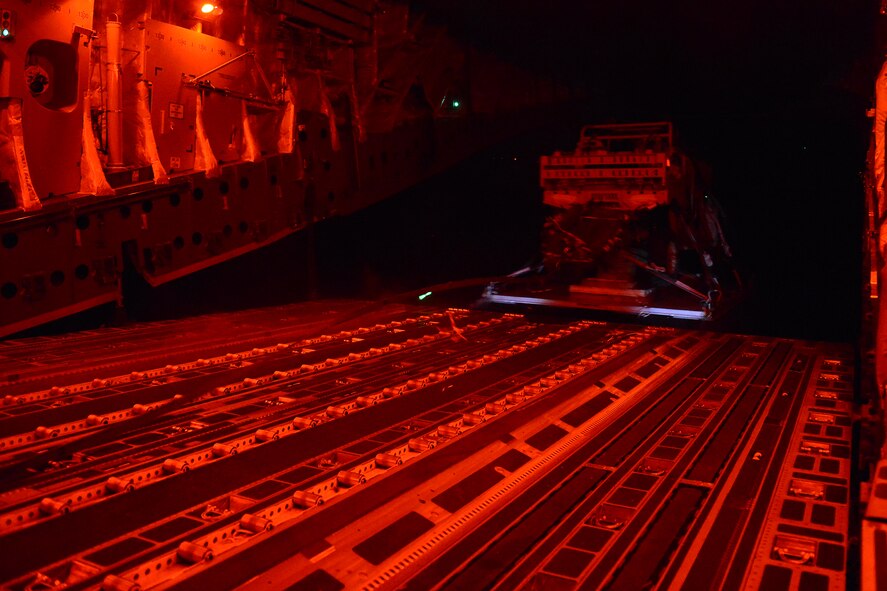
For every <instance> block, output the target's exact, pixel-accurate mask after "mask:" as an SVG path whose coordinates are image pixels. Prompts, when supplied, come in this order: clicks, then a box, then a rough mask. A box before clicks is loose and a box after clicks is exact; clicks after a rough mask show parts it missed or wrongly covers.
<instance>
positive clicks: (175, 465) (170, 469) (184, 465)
mask: <svg viewBox="0 0 887 591" xmlns="http://www.w3.org/2000/svg"><path fill="white" fill-rule="evenodd" d="M190 469H191V467H190V466H188V462H185V461H183V460H174V459H172V458H169V459H168V460H164V462H163V471H164V472H166V473H167V474H176V473H178V472H187V471H188V470H190Z"/></svg>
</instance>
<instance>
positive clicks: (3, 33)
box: [0, 29, 9, 37]
mask: <svg viewBox="0 0 887 591" xmlns="http://www.w3.org/2000/svg"><path fill="white" fill-rule="evenodd" d="M0 35H3V36H4V37H9V29H3V30H2V31H0Z"/></svg>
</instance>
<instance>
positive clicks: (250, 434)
mask: <svg viewBox="0 0 887 591" xmlns="http://www.w3.org/2000/svg"><path fill="white" fill-rule="evenodd" d="M311 306H314V304H311V305H306V307H300V306H293V307H290V308H286V309H269V310H264V311H251V312H248V313H243V317H242V318H241V317H239V316H238V315H237V314H233V315H224V316H219V317H216V318H217V319H218V321H219V322H220V324H219V326H220V327H224V328H221V330H222V333H220V334H214V333H213V331H212V330H211V329H210V328H209V326H210V325H209V324H203V325H200V326H199V327H198V324H195V323H194V322H195V321H189V322H191V324H188V323H185V324H184V325H183V326H184V327H190V328H189V329H188V330H187V331H183V332H186V333H187V335H185V336H184V337H183V339H182V342H180V343H178V348H177V352H176V354H175V355H176V359H175V362H169V363H165V364H163V365H159V366H149V365H147V364H146V363H145V362H144V361H143V360H142V359H139V358H137V357H136V356H135V355H134V354H127V355H123V356H121V357H119V358H118V359H117V362H115V363H114V364H109V365H108V366H107V367H104V368H102V367H101V365H102V364H101V363H99V361H101V359H102V358H103V357H104V356H105V353H106V352H107V351H113V350H117V349H119V348H121V347H122V348H128V350H129V351H131V352H134V351H136V350H137V349H138V347H139V346H142V347H144V350H143V354H144V355H143V357H144V358H145V359H155V358H158V356H159V355H161V352H162V351H161V350H162V348H163V342H164V339H165V338H168V334H169V333H168V332H166V331H170V330H171V331H173V332H174V331H175V328H174V327H175V324H171V323H162V324H158V325H142V326H138V327H134V328H133V329H132V330H115V329H102V330H98V331H92V332H91V334H86V335H77V336H74V337H71V338H72V342H74V341H76V342H77V343H78V346H80V347H82V348H83V357H84V360H83V361H84V366H86V367H91V368H93V369H94V371H95V372H96V373H94V374H91V375H87V374H84V373H82V372H80V373H78V374H77V375H76V376H75V377H74V379H72V380H70V381H64V380H63V379H61V376H64V375H65V371H67V369H68V368H70V367H71V364H72V363H71V361H72V360H71V358H70V357H69V356H68V357H66V356H60V359H61V361H60V367H61V369H63V370H64V371H60V372H59V373H57V374H55V376H54V378H53V380H54V384H53V385H54V386H56V387H57V388H59V390H61V389H64V388H65V387H68V386H70V385H71V384H89V385H90V389H89V391H88V392H87V393H88V394H91V395H92V396H83V399H82V400H81V399H71V395H70V394H61V393H59V391H56V392H54V393H53V396H60V397H62V399H65V400H68V402H67V403H66V404H64V405H56V406H53V405H52V404H51V403H49V404H46V405H45V406H40V405H39V404H40V401H39V400H34V401H25V402H23V403H20V404H16V405H15V407H17V408H21V409H23V410H22V411H21V412H20V414H15V413H12V414H8V415H6V416H0V426H2V428H3V431H0V439H3V438H5V437H7V436H9V437H11V436H12V435H16V436H17V434H18V433H26V432H27V433H31V436H32V438H33V439H32V441H30V442H23V444H22V445H10V446H9V447H8V448H7V449H6V450H4V452H5V455H3V456H2V457H0V471H2V473H3V475H4V477H3V479H2V490H0V544H2V545H3V547H5V548H14V549H15V551H13V552H4V553H2V554H0V581H2V584H3V585H4V586H5V587H8V588H10V589H15V590H24V589H35V588H44V589H45V588H49V589H52V588H54V587H59V586H61V585H64V586H65V587H64V588H66V589H100V588H101V589H105V590H111V589H115V590H116V589H152V588H156V589H171V588H175V589H195V590H196V589H234V588H238V589H243V590H251V589H260V588H261V589H268V588H287V589H295V590H308V589H324V590H325V589H343V588H347V589H387V588H391V589H393V588H405V589H416V590H419V589H422V590H424V589H460V590H461V589H488V588H493V589H503V590H505V589H514V588H522V587H524V586H529V587H530V588H556V589H598V588H600V589H637V588H645V587H650V588H657V589H679V588H685V589H698V588H724V589H767V590H769V589H807V588H812V589H843V588H844V587H845V586H846V585H847V582H848V580H852V578H851V579H848V571H847V561H848V557H849V556H850V555H851V554H852V552H853V551H854V548H853V540H854V536H856V535H857V534H854V533H853V532H852V531H851V530H850V529H849V528H850V527H851V526H850V524H851V523H852V522H853V520H852V519H851V517H850V516H851V496H852V495H851V481H852V474H851V469H852V461H851V458H852V457H853V446H852V443H851V440H852V429H853V424H854V420H855V419H854V412H853V400H854V392H853V372H852V368H853V362H852V357H851V352H850V351H849V350H846V349H844V348H842V347H841V346H839V345H833V344H827V345H826V344H818V343H809V342H798V341H790V340H785V339H774V338H766V337H753V336H746V335H729V334H715V333H709V332H695V331H686V330H675V329H665V328H645V327H638V326H631V325H625V324H621V325H620V324H605V323H600V322H589V321H566V322H565V321H559V322H556V323H553V322H548V321H544V320H542V319H536V318H531V317H524V316H520V315H515V314H501V313H489V312H477V311H468V310H461V309H460V310H455V309H454V310H449V311H443V310H434V309H429V308H425V309H421V310H417V309H411V308H404V307H394V306H390V307H387V308H384V307H382V308H379V309H377V310H373V311H370V312H368V313H367V314H364V315H363V316H358V315H352V317H351V318H350V320H349V323H348V324H347V325H344V326H340V325H334V324H333V323H331V322H329V321H320V320H318V318H317V316H316V311H317V308H316V307H314V308H312V307H311ZM356 306H357V305H356V304H355V305H354V307H356ZM337 311H338V313H339V314H340V317H347V316H349V314H348V312H349V310H348V308H347V306H344V305H341V306H340V307H339V308H337ZM281 317H286V318H287V319H289V322H290V324H289V325H288V324H287V323H285V322H281V321H280V319H281ZM210 318H212V317H210ZM248 324H249V325H252V326H255V327H264V328H258V329H257V332H258V331H262V330H266V329H267V330H268V333H267V334H264V335H263V336H260V335H259V334H255V335H252V336H251V335H249V334H243V333H240V334H237V335H235V334H230V335H227V336H226V334H225V333H224V331H225V330H226V329H227V327H229V326H234V325H239V326H245V325H248ZM312 328H314V329H319V330H321V331H323V332H322V333H318V332H314V333H311V330H312ZM159 335H167V336H166V337H163V336H161V337H160V338H158V336H159ZM281 335H288V337H287V338H280V337H281ZM140 337H143V339H142V340H140ZM226 338H230V343H228V342H226ZM118 340H119V342H118ZM122 341H126V345H125V347H124V346H123V345H120V343H121V342H122ZM243 343H247V345H248V347H242V348H241V347H237V346H236V345H237V344H243ZM229 344H230V346H227V345H229ZM118 345H120V347H118ZM47 346H48V348H49V349H50V350H51V349H52V347H53V345H52V344H48V345H47ZM19 347H21V351H19V350H18V348H19ZM210 349H211V350H212V352H213V353H212V354H209V353H207V350H210ZM2 350H3V352H4V355H6V359H16V358H23V357H26V356H27V355H35V354H36V351H38V348H37V343H35V342H34V341H32V340H29V339H24V340H19V341H16V342H13V343H11V344H10V343H7V344H5V345H4V347H3V348H2ZM217 353H218V354H217ZM229 353H231V358H230V359H229V358H228V357H227V355H228V354H229ZM216 357H218V358H219V361H218V362H211V361H209V360H212V359H215V358H216ZM198 360H202V363H199V364H198ZM45 362H46V358H45V359H44V360H43V361H41V363H45ZM136 365H138V369H131V367H133V368H134V367H136ZM167 365H172V366H174V367H173V368H172V369H165V368H166V366H167ZM4 367H7V368H8V364H7V365H6V366H4ZM151 371H160V372H162V373H161V374H158V375H160V376H165V377H166V378H167V379H165V380H162V379H158V378H156V377H151V376H149V375H148V372H151ZM47 372H48V374H49V375H52V372H53V369H52V365H51V364H49V365H48V366H47ZM81 378H82V379H81ZM33 383H34V384H36V386H37V387H35V388H34V389H33V390H29V389H28V388H21V389H19V390H18V391H17V392H16V395H17V396H19V397H27V396H28V395H31V394H33V393H34V392H43V393H46V392H48V389H49V388H51V387H52V386H47V384H46V381H45V380H44V381H40V379H39V378H37V377H35V378H34V382H33ZM177 395H178V396H177ZM65 397H68V398H65ZM50 399H51V397H50ZM136 407H139V408H140V410H138V411H137V412H135V413H132V410H133V408H136ZM8 408H9V407H8V406H3V407H0V409H8ZM25 409H26V410H25ZM127 411H129V412H130V414H127V415H126V416H122V417H121V416H118V417H117V418H115V419H113V420H109V421H108V422H107V423H103V422H101V421H99V422H98V423H95V421H93V422H92V423H93V424H85V425H84V427H83V428H82V430H76V431H74V432H73V433H71V432H67V433H65V432H60V433H57V434H56V435H55V436H46V433H45V432H42V433H41V435H36V429H37V428H38V427H52V426H58V425H63V424H65V422H66V421H67V422H71V421H78V420H83V421H86V419H87V416H88V415H90V414H93V415H95V416H104V415H103V414H102V413H103V412H104V413H106V414H107V413H110V414H111V415H113V414H118V415H119V414H121V413H124V412H127ZM84 412H86V415H84ZM81 416H82V418H78V417H81ZM10 433H11V435H8V434H10ZM850 576H851V577H852V575H850Z"/></svg>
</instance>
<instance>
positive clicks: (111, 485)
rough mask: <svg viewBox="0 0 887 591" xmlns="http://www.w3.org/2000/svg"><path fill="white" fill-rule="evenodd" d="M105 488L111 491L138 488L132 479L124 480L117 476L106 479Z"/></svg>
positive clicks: (127, 490)
mask: <svg viewBox="0 0 887 591" xmlns="http://www.w3.org/2000/svg"><path fill="white" fill-rule="evenodd" d="M105 488H107V489H108V490H109V491H111V492H132V491H134V490H135V489H136V486H135V484H134V483H133V481H132V480H123V479H122V478H118V477H116V476H111V477H110V478H108V480H107V481H105Z"/></svg>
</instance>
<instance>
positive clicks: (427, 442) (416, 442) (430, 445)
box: [408, 437, 435, 452]
mask: <svg viewBox="0 0 887 591" xmlns="http://www.w3.org/2000/svg"><path fill="white" fill-rule="evenodd" d="M408 445H409V448H410V451H415V452H420V451H426V450H429V449H434V446H435V442H434V441H432V440H431V439H426V438H425V437H417V438H416V439H410V441H409V444H408Z"/></svg>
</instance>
